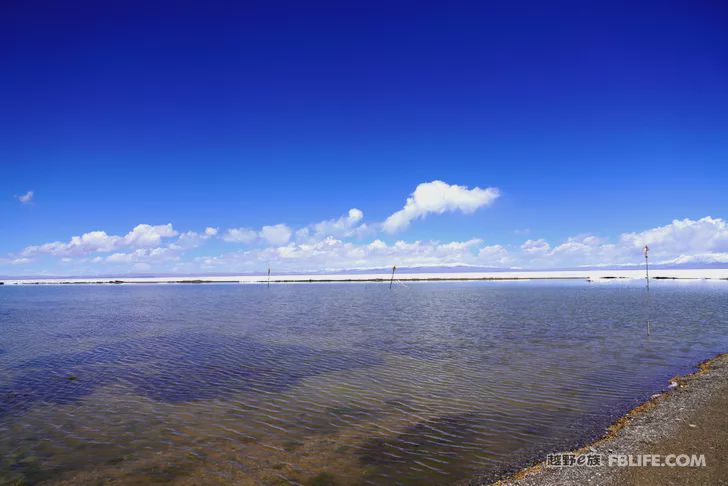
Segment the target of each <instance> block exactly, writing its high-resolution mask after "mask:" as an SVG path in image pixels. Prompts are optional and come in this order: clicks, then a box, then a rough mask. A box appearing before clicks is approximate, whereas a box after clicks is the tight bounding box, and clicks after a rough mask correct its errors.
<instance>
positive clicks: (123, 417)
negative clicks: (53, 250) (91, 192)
mask: <svg viewBox="0 0 728 486" xmlns="http://www.w3.org/2000/svg"><path fill="white" fill-rule="evenodd" d="M647 302H648V301H647V300H646V298H645V290H644V288H643V286H642V283H632V284H627V283H618V282H614V283H609V284H593V283H592V284H589V283H586V282H566V281H562V282H461V283H454V282H448V283H418V284H407V285H406V286H404V285H399V286H395V288H393V289H392V290H390V289H389V288H388V285H387V284H303V285H274V286H271V287H270V288H266V287H264V286H255V285H121V286H102V285H89V286H70V285H69V286H9V285H5V286H3V287H0V483H20V484H23V483H30V484H34V483H38V482H43V481H51V482H67V483H68V484H81V483H89V482H90V483H93V482H96V481H99V480H101V479H111V480H116V481H118V482H121V483H136V484H147V483H150V482H167V481H177V482H179V483H182V484H215V483H231V482H235V483H237V484H287V483H288V482H290V483H293V484H298V483H301V484H398V483H399V484H422V483H427V484H450V483H452V482H455V481H456V480H459V479H463V478H468V477H471V476H473V475H474V474H478V473H486V474H495V473H498V472H502V471H505V470H508V469H509V468H512V467H515V466H516V465H517V464H519V463H521V462H522V461H528V460H533V459H543V457H544V455H545V451H549V450H554V449H563V448H566V447H572V446H574V445H576V444H579V443H582V442H584V441H586V440H588V439H590V438H593V437H595V436H597V435H600V434H601V433H602V432H603V430H604V427H605V426H607V425H608V424H609V423H610V422H611V421H613V420H614V419H615V418H616V417H617V416H619V415H621V414H622V413H624V412H625V411H626V410H628V409H629V408H631V407H633V406H634V405H635V404H636V403H638V402H639V401H641V400H644V399H645V398H647V397H649V395H650V394H652V393H654V392H656V391H659V390H661V389H663V388H664V386H665V385H666V380H668V379H669V378H670V377H671V376H673V375H674V374H677V373H684V372H687V371H690V370H691V368H692V367H693V366H694V365H695V364H696V363H697V362H699V361H700V360H703V359H706V358H708V357H711V356H712V355H714V354H717V353H720V352H725V351H726V350H728V282H716V283H705V282H689V283H673V282H654V283H653V285H652V292H651V304H650V305H649V307H648V306H647ZM648 318H649V319H650V322H651V333H650V335H648V334H647V332H646V331H647V330H646V322H647V319H648Z"/></svg>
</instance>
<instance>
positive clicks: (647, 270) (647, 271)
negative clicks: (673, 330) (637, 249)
mask: <svg viewBox="0 0 728 486" xmlns="http://www.w3.org/2000/svg"><path fill="white" fill-rule="evenodd" d="M649 251H650V247H649V246H647V245H645V286H646V288H647V335H648V336H649V335H650V304H651V302H650V262H649V260H648V258H647V253H649Z"/></svg>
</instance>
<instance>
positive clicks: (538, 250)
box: [521, 238, 551, 255]
mask: <svg viewBox="0 0 728 486" xmlns="http://www.w3.org/2000/svg"><path fill="white" fill-rule="evenodd" d="M550 249H551V245H549V244H548V242H546V240H544V239H540V238H539V239H538V240H526V241H525V242H524V243H523V244H522V245H521V250H523V251H524V252H525V253H528V254H530V255H544V254H546V253H548V251H549V250H550Z"/></svg>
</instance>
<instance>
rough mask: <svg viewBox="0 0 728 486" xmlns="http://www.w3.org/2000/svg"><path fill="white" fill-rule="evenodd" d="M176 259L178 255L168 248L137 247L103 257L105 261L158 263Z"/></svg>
mask: <svg viewBox="0 0 728 486" xmlns="http://www.w3.org/2000/svg"><path fill="white" fill-rule="evenodd" d="M170 260H171V261H176V260H179V256H178V255H177V254H176V253H174V251H173V250H172V249H170V248H161V247H160V248H139V249H137V250H134V251H132V252H128V253H114V254H111V255H109V256H108V257H106V258H105V260H104V261H106V262H107V263H150V262H152V263H159V262H163V261H170Z"/></svg>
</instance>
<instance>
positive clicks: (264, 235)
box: [221, 223, 293, 245]
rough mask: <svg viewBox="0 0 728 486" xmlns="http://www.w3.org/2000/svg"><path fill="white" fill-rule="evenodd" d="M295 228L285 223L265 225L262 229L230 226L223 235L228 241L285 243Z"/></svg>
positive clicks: (224, 239)
mask: <svg viewBox="0 0 728 486" xmlns="http://www.w3.org/2000/svg"><path fill="white" fill-rule="evenodd" d="M292 234H293V230H291V228H289V227H288V226H287V225H285V224H282V223H281V224H274V225H269V226H263V227H262V228H261V229H260V231H256V230H254V229H251V228H230V229H228V230H227V231H226V232H225V234H223V235H222V236H221V239H222V240H223V241H226V242H228V243H245V244H250V243H263V244H268V245H284V244H286V243H288V241H289V240H290V239H291V235H292Z"/></svg>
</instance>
